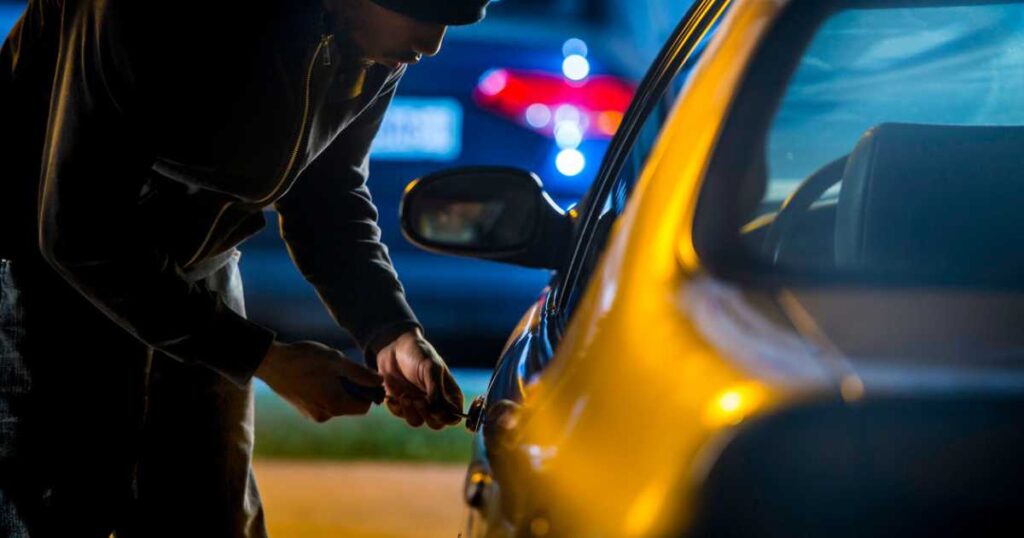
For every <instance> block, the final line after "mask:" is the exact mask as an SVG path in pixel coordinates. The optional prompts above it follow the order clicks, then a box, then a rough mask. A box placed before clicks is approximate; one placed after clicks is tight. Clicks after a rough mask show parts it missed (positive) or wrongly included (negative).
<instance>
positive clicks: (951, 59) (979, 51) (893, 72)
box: [695, 1, 1024, 287]
mask: <svg viewBox="0 0 1024 538" xmlns="http://www.w3.org/2000/svg"><path fill="white" fill-rule="evenodd" d="M878 5H879V4H872V6H873V7H871V8H859V7H856V5H852V6H851V5H846V7H847V8H846V9H841V7H843V6H844V5H843V4H838V5H837V6H834V7H839V8H840V9H838V10H837V11H835V12H832V13H829V14H828V16H826V17H824V18H823V19H822V20H821V22H820V23H819V24H817V25H815V26H814V27H813V28H811V29H810V32H811V33H810V35H809V37H810V39H808V40H807V42H806V44H805V45H800V46H793V47H790V48H791V49H792V51H793V52H792V53H787V54H791V56H790V57H789V58H785V59H783V58H779V57H774V58H771V59H769V58H767V57H765V59H764V60H763V61H756V63H759V64H761V65H763V67H760V68H754V69H762V72H764V73H767V72H769V71H770V70H771V69H772V68H773V67H774V68H775V69H776V70H782V69H785V68H783V67H779V66H781V65H784V64H791V65H794V70H793V72H792V75H791V76H788V77H787V78H785V79H781V78H779V79H778V80H779V82H780V84H779V85H778V86H777V88H773V87H772V86H771V85H772V84H773V82H763V81H771V80H773V79H772V77H771V76H768V77H762V78H760V79H757V80H760V81H762V83H761V84H759V85H758V88H757V92H758V93H759V94H761V95H766V94H768V95H771V94H773V93H776V92H777V95H778V101H777V103H778V104H777V105H775V106H768V107H766V106H764V104H763V103H760V104H757V105H754V104H750V106H758V107H760V108H761V109H767V110H768V111H769V112H771V111H774V114H773V115H772V116H770V117H768V118H766V119H767V121H764V122H763V123H762V122H761V121H760V120H755V119H752V118H751V116H749V115H748V116H745V117H743V123H744V125H745V126H746V127H745V128H743V129H745V131H746V133H744V134H742V135H736V136H735V137H734V136H733V135H732V134H731V133H738V132H740V131H742V130H743V129H741V128H739V127H737V128H736V129H734V130H732V131H729V130H728V129H727V130H726V131H725V133H724V134H723V140H725V142H723V145H722V146H720V148H719V151H718V152H717V153H716V156H715V159H720V162H718V161H715V160H713V162H712V165H711V167H710V168H709V170H711V171H710V172H709V176H708V179H707V181H706V182H705V187H704V189H705V193H706V194H707V193H716V192H718V193H721V196H722V197H721V198H719V199H718V200H719V201H717V202H716V201H713V200H715V198H714V196H715V195H713V194H709V195H708V197H707V198H706V199H704V198H702V200H701V203H700V205H699V213H698V224H700V222H701V221H702V220H704V219H707V221H708V222H711V220H710V219H711V218H712V217H704V216H702V214H707V215H711V213H712V212H714V213H716V214H718V215H729V216H735V218H736V221H735V222H732V223H731V224H730V223H724V222H722V223H720V224H719V225H713V226H709V227H707V228H700V227H698V231H697V235H696V236H695V240H696V241H697V242H698V251H699V252H701V254H702V257H703V258H705V259H706V260H709V263H710V264H711V265H717V266H720V267H722V268H725V269H727V270H733V269H734V270H738V271H746V272H748V273H749V272H755V273H759V274H765V273H767V274H768V275H772V276H773V277H777V278H780V279H783V280H786V279H806V280H812V281H817V282H848V281H857V282H860V283H865V284H869V285H873V284H886V285H913V286H918V285H935V284H943V285H949V284H952V285H956V286H958V287H965V286H967V287H973V286H990V285H999V286H1014V287H1019V286H1020V285H1021V280H1020V274H1021V271H1022V270H1024V251H1022V250H1021V249H1019V248H1017V247H1016V245H1019V244H1021V242H1024V212H1021V211H1020V207H1022V206H1024V100H1022V99H1021V95H1024V4H1022V3H1020V2H1002V3H991V4H981V3H979V4H969V5H940V6H936V5H935V4H934V3H931V5H928V4H925V3H923V2H922V3H919V2H908V1H904V2H896V3H893V4H890V5H888V6H884V4H883V6H884V7H877V6H878ZM812 22H813V21H812ZM791 34H792V32H791ZM785 47H786V46H785V45H784V44H780V45H778V46H777V47H775V49H776V50H779V49H785ZM765 48H766V49H768V48H771V44H766V45H765ZM758 76H760V75H758ZM752 77H753V78H756V76H753V75H752ZM748 80H750V79H748ZM748 84H751V82H748ZM743 91H745V92H747V93H746V94H744V93H742V92H741V95H740V97H739V98H738V99H737V103H738V104H737V107H743V106H746V105H745V104H744V103H755V102H756V101H757V98H756V96H754V97H751V96H753V94H754V90H753V89H750V88H745V89H744V90H743ZM744 96H746V97H744ZM741 101H743V102H741ZM746 110H749V109H745V110H744V112H745V111H746ZM734 115H735V116H736V117H740V115H741V113H740V108H737V109H736V110H735V111H734ZM735 124H736V125H737V126H738V125H739V124H740V121H739V120H736V122H735ZM752 126H753V127H752ZM731 138H736V139H740V140H744V142H743V143H744V144H746V145H745V146H739V147H737V146H731V145H729V144H732V142H730V141H728V140H730V139H731ZM737 155H742V156H747V155H752V156H755V157H751V158H750V159H751V160H750V161H749V162H746V164H745V165H744V168H743V169H739V168H738V167H736V166H735V165H734V166H733V168H729V167H728V166H725V165H722V164H721V163H724V162H725V161H726V160H727V159H730V158H731V159H733V160H736V156H737ZM702 229H706V230H710V231H709V232H704V231H701V230H702ZM737 234H738V236H737ZM722 245H726V246H727V247H724V248H723V247H721V246H722Z"/></svg>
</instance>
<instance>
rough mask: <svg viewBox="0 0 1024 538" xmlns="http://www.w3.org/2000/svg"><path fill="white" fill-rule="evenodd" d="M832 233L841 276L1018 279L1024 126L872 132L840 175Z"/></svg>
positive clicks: (902, 127)
mask: <svg viewBox="0 0 1024 538" xmlns="http://www.w3.org/2000/svg"><path fill="white" fill-rule="evenodd" d="M835 234H836V236H835V239H836V241H835V257H836V264H837V266H838V268H840V269H846V270H854V271H867V272H870V273H876V272H879V273H884V274H896V275H899V274H902V275H913V276H921V277H939V278H940V279H946V278H951V279H953V280H955V281H962V280H963V279H967V280H972V279H975V278H978V277H1005V276H1008V275H1013V276H1016V277H1018V278H1019V277H1021V276H1024V273H1022V272H1021V271H1022V270H1024V127H974V126H970V127H965V126H945V125H914V124H899V123H886V124H881V125H878V126H876V127H874V128H872V129H870V130H869V131H867V132H866V133H865V134H864V135H863V136H862V137H861V139H860V141H859V142H858V143H857V146H856V147H855V148H854V150H853V152H852V153H851V154H850V158H849V160H848V162H847V165H846V169H845V170H844V172H843V180H842V187H841V191H840V195H839V205H838V209H837V213H836V229H835Z"/></svg>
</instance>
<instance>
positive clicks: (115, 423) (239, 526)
mask: <svg viewBox="0 0 1024 538" xmlns="http://www.w3.org/2000/svg"><path fill="white" fill-rule="evenodd" d="M154 4H156V5H154ZM485 4H486V0H435V1H428V0H323V1H322V0H265V1H251V0H250V1H241V0H232V1H228V0H224V1H219V2H207V1H197V0H175V1H174V2H138V1H135V0H31V1H30V2H29V5H28V8H27V10H26V12H25V14H24V16H23V17H22V19H21V20H20V21H19V23H18V24H17V26H16V27H15V28H14V30H13V31H12V33H11V34H10V36H9V38H8V40H7V41H6V43H4V46H3V49H2V52H0V66H2V68H0V107H2V108H0V118H2V123H0V148H2V149H0V156H2V158H0V163H2V166H3V168H2V169H0V170H2V171H0V258H2V259H3V261H2V262H0V536H5V537H33V538H38V537H41V536H61V537H92V536H95V537H106V536H108V535H109V534H110V533H111V532H113V533H115V534H116V535H117V536H119V537H133V536H141V537H154V536H216V537H226V536H264V535H265V534H266V532H265V530H264V523H263V514H262V508H261V505H260V500H259V496H258V493H257V490H256V487H255V484H254V482H253V477H252V472H251V468H250V463H251V451H252V418H253V417H252V394H251V390H250V387H251V379H252V377H253V376H256V377H260V378H262V379H263V380H264V381H266V383H267V384H269V385H270V387H271V388H272V389H274V390H275V391H276V392H277V393H278V394H280V395H281V396H283V397H284V398H285V399H287V400H288V401H289V402H291V403H292V404H293V405H295V407H297V408H298V409H299V410H300V411H301V412H302V413H304V414H305V415H307V416H309V417H311V418H313V419H315V420H317V421H323V420H327V419H328V418H330V417H333V416H337V415H344V414H362V413H365V412H366V411H367V410H368V408H369V407H370V404H371V402H370V398H371V396H369V395H368V394H369V393H372V392H373V391H374V389H377V390H379V388H380V386H381V385H383V388H384V389H385V390H386V392H387V394H388V400H387V402H388V403H387V405H388V407H389V409H390V410H391V412H392V413H394V414H395V415H397V416H399V417H401V418H404V419H405V420H406V421H407V422H408V423H409V424H410V425H413V426H418V425H420V424H423V423H426V424H427V425H429V426H430V427H432V428H442V427H443V426H444V425H449V424H454V423H456V422H458V415H457V413H458V412H459V411H461V408H462V394H461V392H460V391H459V389H458V387H457V386H456V384H455V382H454V380H453V379H452V377H451V375H450V373H449V372H448V369H447V368H446V366H445V364H444V362H443V361H442V360H441V358H440V357H439V356H438V355H437V354H436V352H434V350H433V348H432V347H431V346H430V344H429V343H427V341H426V340H425V339H424V338H423V335H422V333H421V330H420V327H419V325H418V323H417V321H416V318H415V316H414V315H413V313H412V311H411V310H410V309H409V307H408V305H407V304H406V302H405V299H404V296H403V291H402V287H401V285H400V284H399V282H398V279H397V277H396V275H395V273H394V270H393V269H392V267H391V263H390V260H389V258H388V255H387V250H386V248H385V247H384V245H382V244H381V242H380V231H379V229H378V228H377V225H376V218H377V213H376V210H375V209H374V206H373V204H372V202H371V199H370V195H369V191H368V190H367V187H366V185H365V182H366V177H367V173H368V170H367V154H368V151H369V147H370V143H371V141H372V139H373V137H374V136H375V134H376V132H377V129H378V127H379V126H380V122H381V119H382V117H383V114H384V112H385V110H386V108H387V106H388V103H389V102H390V100H391V97H392V95H393V94H394V92H395V87H396V85H397V84H398V81H399V79H400V78H401V76H402V74H403V73H404V70H405V67H406V64H410V63H415V62H416V61H418V60H419V59H420V57H422V56H430V55H433V54H435V53H437V52H438V50H439V48H440V46H441V42H442V39H443V36H444V33H445V30H446V26H447V25H449V24H468V23H472V22H475V21H477V20H479V19H481V18H482V17H483V15H484V9H485ZM271 205H272V206H273V207H274V208H275V209H276V210H277V213H278V214H279V215H280V218H281V229H282V235H283V236H284V238H285V240H286V242H287V244H288V247H289V251H290V253H291V255H292V258H293V259H294V261H295V263H296V264H297V265H298V267H299V268H300V270H301V271H302V273H303V274H304V275H305V277H306V278H307V279H308V280H309V281H310V282H311V283H312V284H313V285H314V286H315V288H316V289H317V291H318V293H319V294H320V296H321V297H322V299H323V301H324V303H325V304H326V306H327V307H328V309H329V310H330V311H331V313H332V315H333V316H334V317H335V318H336V319H337V321H338V322H339V324H340V325H341V326H343V327H344V328H346V329H347V330H348V331H349V332H350V333H351V334H352V336H353V337H354V338H355V339H356V340H357V341H358V342H359V344H360V345H361V346H362V347H363V348H364V350H365V351H366V353H365V355H366V357H367V360H368V362H370V363H371V364H370V366H371V368H367V367H364V366H362V365H361V364H358V363H356V362H354V361H351V360H349V359H347V358H346V357H344V356H343V355H342V354H341V353H340V352H338V351H336V350H334V349H331V348H329V347H327V346H324V345H321V344H317V343H313V342H297V343H284V342H280V341H277V340H276V339H275V335H274V333H272V332H271V331H269V330H267V329H265V328H263V327H260V326H258V325H255V324H253V323H251V322H249V321H247V320H245V318H244V305H243V302H242V295H241V287H240V281H239V275H238V269H237V261H238V256H239V254H238V251H237V250H236V249H235V246H236V245H237V244H238V243H240V242H241V241H242V240H244V239H245V238H246V237H248V236H250V235H252V234H253V233H255V232H256V231H257V230H259V229H260V228H261V227H262V226H263V224H264V220H263V219H264V217H263V215H264V213H263V209H264V208H265V207H267V206H271ZM374 363H375V364H374ZM374 365H375V366H376V369H373V368H372V366H374ZM346 387H347V388H346ZM360 387H361V388H360ZM396 501H397V499H396ZM394 509H395V510H400V509H401V506H400V504H398V503H396V506H395V507H394Z"/></svg>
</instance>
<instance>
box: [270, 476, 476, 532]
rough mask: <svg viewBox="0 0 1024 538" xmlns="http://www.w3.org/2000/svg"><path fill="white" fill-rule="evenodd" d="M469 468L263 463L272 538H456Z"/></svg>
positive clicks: (461, 518) (463, 519)
mask: <svg viewBox="0 0 1024 538" xmlns="http://www.w3.org/2000/svg"><path fill="white" fill-rule="evenodd" d="M465 472H466V466H465V464H446V463H394V462H351V461H348V462H342V461H281V460H258V461H257V462H256V479H257V481H258V483H259V485H260V491H261V493H262V495H263V503H264V506H265V508H266V513H267V524H268V526H269V528H270V536H271V537H272V538H326V537H331V538H339V537H344V538H406V537H415V538H456V537H457V536H459V532H460V530H461V529H462V525H463V524H464V522H465V518H466V507H465V505H464V504H463V503H462V481H463V478H464V477H465Z"/></svg>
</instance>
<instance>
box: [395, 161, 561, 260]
mask: <svg viewBox="0 0 1024 538" xmlns="http://www.w3.org/2000/svg"><path fill="white" fill-rule="evenodd" d="M399 218H400V221H401V226H402V233H403V234H404V235H405V237H406V238H407V239H409V241H411V242H412V243H414V244H415V245H417V246H419V247H420V248H423V249H425V250H429V251H432V252H438V253H441V254H452V255H456V256H466V257H470V258H480V259H485V260H492V261H499V262H505V263H511V264H515V265H521V266H524V267H537V268H543V269H559V268H561V267H562V266H563V264H564V262H565V260H566V259H567V258H568V255H569V250H570V249H569V247H570V245H571V237H572V218H571V217H570V216H569V215H568V214H566V212H565V211H563V210H562V209H561V208H559V207H558V206H557V205H556V204H555V202H554V201H553V200H552V199H551V197H550V196H548V194H547V193H546V192H544V188H543V184H542V183H541V181H540V178H538V177H537V176H536V175H534V174H532V173H530V172H527V171H525V170H520V169H518V168H510V167H502V166H476V167H465V168H452V169H448V170H442V171H440V172H435V173H433V174H429V175H427V176H424V177H422V178H419V179H416V180H414V181H413V182H412V183H410V184H409V186H407V187H406V188H405V194H404V196H402V204H401V210H400V215H399Z"/></svg>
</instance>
